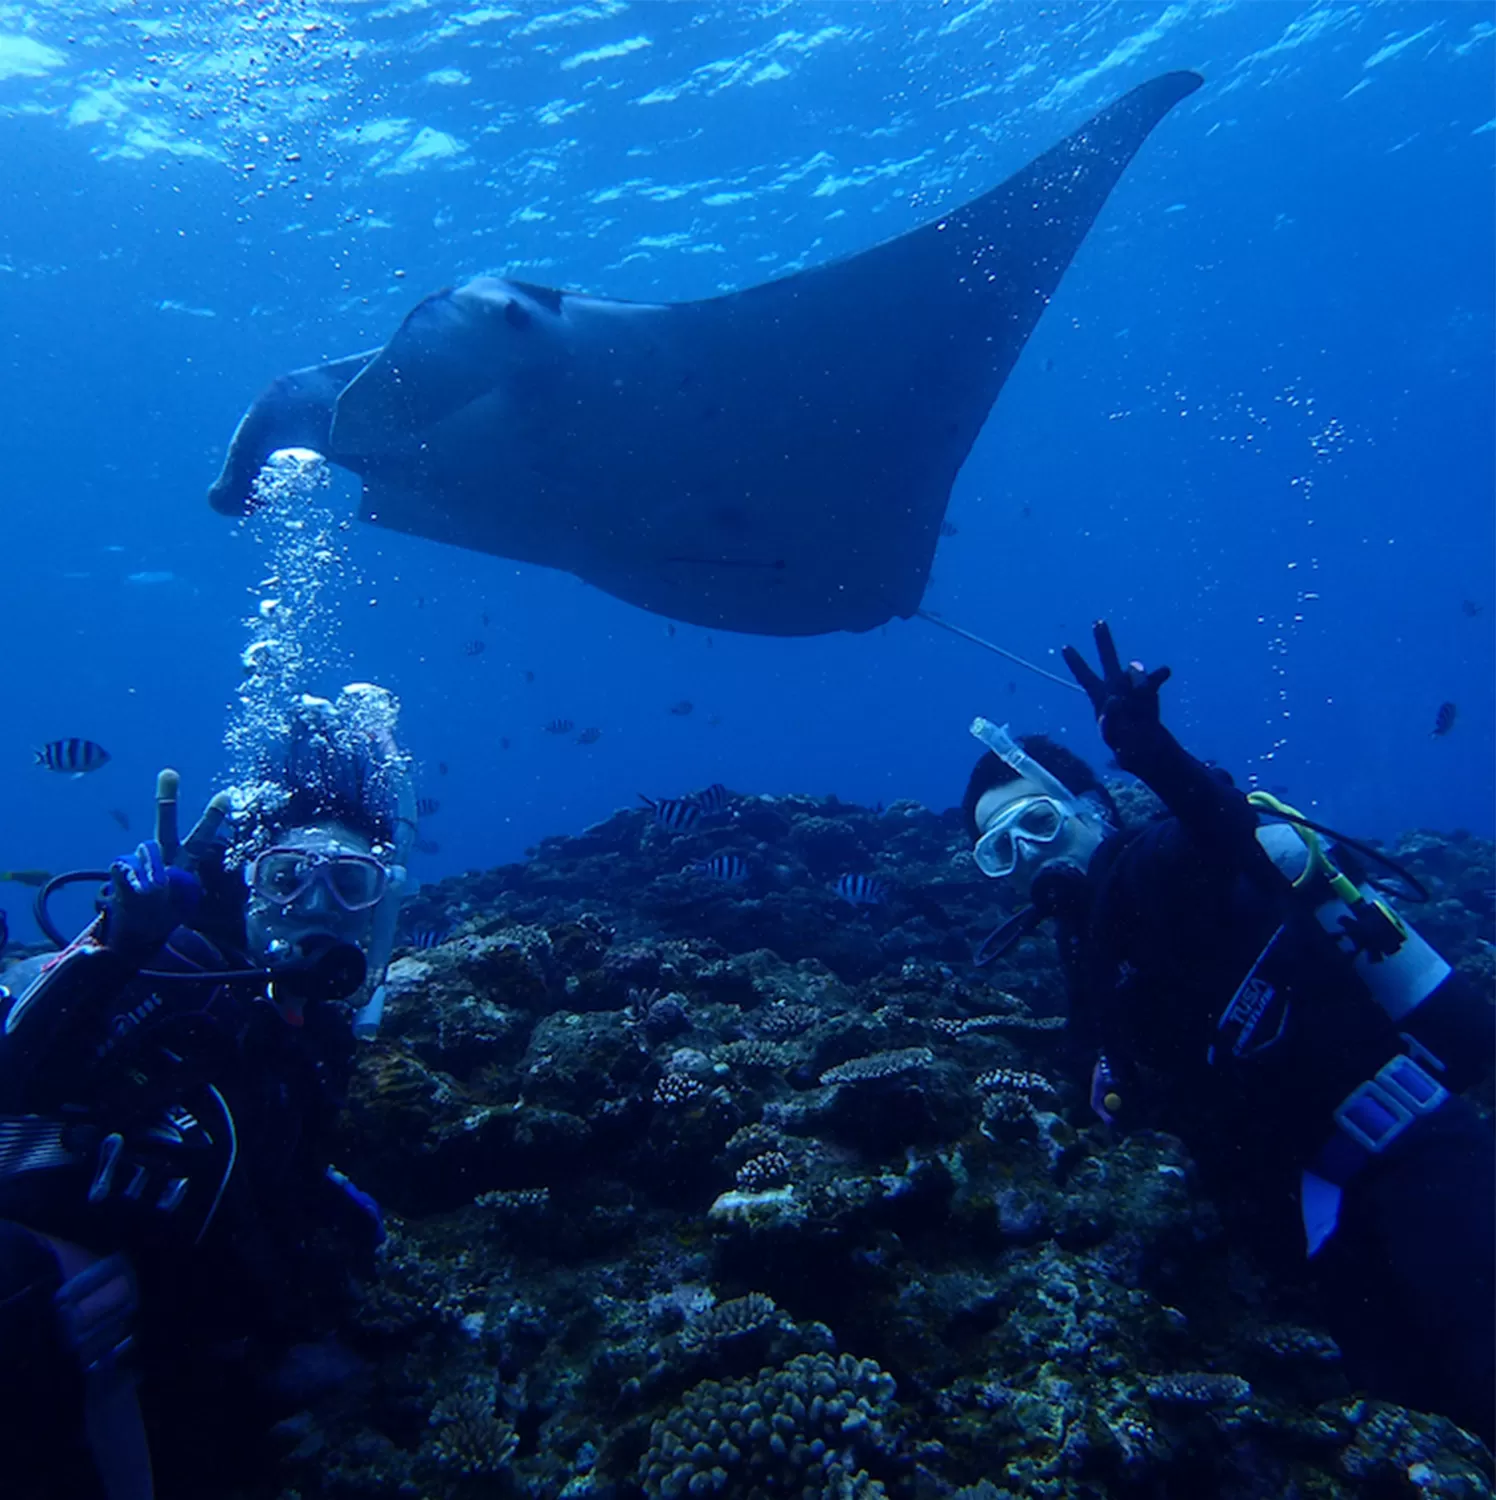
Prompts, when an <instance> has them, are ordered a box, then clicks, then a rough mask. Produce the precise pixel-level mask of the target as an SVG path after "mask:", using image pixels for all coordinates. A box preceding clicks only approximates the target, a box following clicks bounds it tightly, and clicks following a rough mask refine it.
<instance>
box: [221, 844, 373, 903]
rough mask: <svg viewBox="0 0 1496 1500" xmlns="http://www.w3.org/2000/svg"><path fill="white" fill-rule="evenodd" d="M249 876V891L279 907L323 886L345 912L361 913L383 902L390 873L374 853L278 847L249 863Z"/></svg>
mask: <svg viewBox="0 0 1496 1500" xmlns="http://www.w3.org/2000/svg"><path fill="white" fill-rule="evenodd" d="M248 877H249V886H250V889H251V890H252V891H254V893H255V894H256V895H257V896H261V897H263V898H264V899H265V900H266V901H269V902H272V903H273V904H274V905H276V906H290V905H291V904H292V903H293V902H295V901H299V900H301V898H302V897H304V896H305V895H306V894H307V893H308V892H309V891H310V890H311V889H312V888H313V886H316V885H321V886H322V887H323V889H324V890H326V891H327V893H328V894H329V895H330V896H331V897H332V899H333V900H334V901H335V902H337V904H338V905H339V906H341V907H342V908H343V910H344V911H347V912H359V911H368V910H369V908H370V907H373V906H378V905H379V903H380V902H381V901H382V900H383V899H384V893H385V891H386V889H387V888H388V886H389V882H390V871H389V868H388V867H387V866H386V865H385V864H383V863H382V862H381V861H380V860H378V859H376V858H375V857H374V856H373V855H372V854H354V853H335V854H327V853H323V852H322V851H321V850H315V849H292V848H284V847H277V848H274V849H267V850H266V851H265V852H264V853H263V854H261V855H260V856H259V857H258V858H256V859H255V860H253V861H252V862H251V863H250V866H249V870H248Z"/></svg>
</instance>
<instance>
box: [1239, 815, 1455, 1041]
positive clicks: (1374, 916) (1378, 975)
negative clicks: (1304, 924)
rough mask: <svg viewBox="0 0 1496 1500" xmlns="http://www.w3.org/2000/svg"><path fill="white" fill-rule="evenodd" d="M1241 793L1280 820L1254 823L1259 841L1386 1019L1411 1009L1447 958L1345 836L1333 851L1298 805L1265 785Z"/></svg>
mask: <svg viewBox="0 0 1496 1500" xmlns="http://www.w3.org/2000/svg"><path fill="white" fill-rule="evenodd" d="M1247 801H1248V802H1249V803H1250V804H1251V805H1252V806H1253V807H1255V808H1257V809H1258V810H1259V811H1262V812H1266V813H1269V814H1271V815H1272V816H1274V817H1278V818H1281V819H1283V820H1284V821H1283V822H1280V823H1265V824H1263V825H1262V826H1261V827H1260V828H1258V830H1257V842H1258V843H1259V844H1261V845H1262V847H1263V849H1264V850H1265V851H1266V852H1267V854H1268V856H1269V857H1270V858H1271V859H1272V861H1273V863H1274V864H1275V865H1276V866H1277V867H1278V870H1279V871H1280V872H1281V873H1282V875H1283V877H1284V878H1285V879H1286V880H1288V881H1289V882H1290V884H1291V885H1292V886H1293V888H1294V890H1295V891H1296V892H1298V893H1299V894H1300V897H1301V899H1303V901H1304V904H1305V905H1306V906H1308V907H1309V909H1310V910H1311V911H1312V913H1313V916H1314V920H1315V921H1316V922H1317V923H1318V924H1319V926H1320V927H1321V928H1322V929H1323V930H1324V931H1325V932H1326V933H1327V934H1328V935H1329V937H1330V938H1331V940H1332V941H1333V942H1334V944H1335V946H1336V947H1337V948H1338V949H1339V950H1340V951H1341V952H1342V953H1344V954H1345V955H1346V956H1347V957H1348V958H1349V959H1350V960H1351V967H1352V969H1353V970H1354V972H1355V974H1356V977H1357V978H1358V979H1359V980H1360V981H1361V983H1362V984H1363V985H1364V986H1365V987H1366V990H1367V993H1368V994H1369V995H1370V996H1371V998H1372V999H1373V1000H1374V1001H1375V1002H1376V1004H1377V1006H1378V1007H1379V1008H1380V1009H1381V1010H1382V1012H1383V1013H1384V1014H1385V1015H1386V1016H1387V1018H1388V1020H1391V1021H1401V1020H1403V1018H1404V1017H1406V1016H1408V1015H1410V1014H1412V1012H1413V1011H1414V1010H1416V1009H1417V1008H1418V1006H1420V1005H1421V1004H1422V1003H1423V1002H1424V1001H1425V1000H1426V999H1427V998H1428V997H1429V996H1430V995H1431V994H1432V993H1433V992H1434V990H1435V989H1437V988H1438V986H1439V985H1440V984H1442V983H1443V982H1444V980H1445V978H1446V977H1447V976H1448V974H1449V972H1450V968H1449V965H1448V963H1446V962H1445V961H1444V959H1443V958H1441V957H1440V956H1439V954H1438V953H1436V952H1435V951H1434V949H1433V948H1432V947H1430V946H1429V944H1428V943H1427V942H1426V941H1425V940H1424V939H1423V938H1422V937H1421V936H1420V935H1419V934H1418V933H1417V932H1416V931H1415V930H1414V929H1413V928H1412V927H1411V926H1410V925H1409V924H1408V923H1407V922H1405V921H1404V920H1403V919H1402V918H1401V917H1400V916H1399V915H1398V914H1397V913H1396V912H1395V911H1393V910H1392V908H1391V907H1390V906H1388V904H1387V903H1386V901H1384V900H1383V899H1382V896H1381V893H1380V892H1379V891H1378V890H1377V888H1376V887H1375V886H1374V885H1372V884H1371V883H1370V881H1369V880H1367V878H1366V875H1365V872H1364V871H1363V870H1361V869H1359V868H1358V867H1357V866H1355V865H1353V864H1352V862H1351V860H1350V859H1349V857H1348V850H1347V849H1346V847H1345V841H1344V840H1343V839H1342V840H1339V841H1338V842H1337V846H1336V850H1335V858H1334V859H1332V858H1331V857H1330V855H1329V854H1328V853H1327V852H1326V850H1325V846H1324V844H1323V843H1322V842H1321V841H1320V837H1319V834H1318V832H1317V831H1316V829H1315V827H1314V826H1313V825H1311V824H1310V823H1308V822H1307V821H1306V820H1305V819H1304V817H1303V815H1302V814H1301V813H1300V812H1298V811H1297V809H1295V808H1292V807H1290V806H1288V804H1287V803H1284V802H1280V801H1279V800H1278V799H1277V798H1276V797H1273V796H1271V795H1270V794H1269V793H1267V792H1252V793H1251V794H1250V795H1249V796H1248V797H1247Z"/></svg>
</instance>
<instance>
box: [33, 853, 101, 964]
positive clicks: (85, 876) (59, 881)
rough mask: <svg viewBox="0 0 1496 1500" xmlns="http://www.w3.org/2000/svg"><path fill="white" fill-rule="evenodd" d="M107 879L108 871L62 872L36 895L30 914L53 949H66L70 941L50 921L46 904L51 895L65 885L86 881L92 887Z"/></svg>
mask: <svg viewBox="0 0 1496 1500" xmlns="http://www.w3.org/2000/svg"><path fill="white" fill-rule="evenodd" d="M108 879H109V871H108V870H64V871H63V872H62V874H61V875H54V876H53V877H52V878H51V879H50V880H49V881H48V882H47V883H46V885H44V886H43V887H42V888H41V890H39V891H38V892H37V893H36V900H35V901H33V902H32V904H31V910H32V914H33V915H34V916H35V917H36V925H37V926H38V927H40V928H41V930H42V935H43V936H44V937H45V938H46V939H47V941H48V942H49V943H51V944H52V946H53V947H54V948H57V949H62V948H66V947H67V945H68V944H69V943H70V942H72V939H71V938H69V937H66V936H64V935H63V932H62V929H61V928H59V927H58V925H57V924H56V923H55V922H54V921H53V920H52V914H51V913H50V912H49V911H48V910H47V903H48V902H50V901H51V899H52V896H53V893H54V892H56V891H60V890H61V889H62V888H63V886H65V885H77V884H78V883H79V882H80V881H84V880H88V881H91V882H92V883H93V884H94V885H102V884H103V883H104V882H105V881H106V880H108Z"/></svg>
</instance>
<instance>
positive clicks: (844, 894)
mask: <svg viewBox="0 0 1496 1500" xmlns="http://www.w3.org/2000/svg"><path fill="white" fill-rule="evenodd" d="M836 894H837V895H838V896H840V897H841V898H842V900H843V901H846V902H850V904H851V905H853V906H881V905H882V904H883V903H884V902H885V901H887V900H888V886H887V885H886V884H885V883H884V882H883V881H881V880H879V879H878V877H877V876H876V875H843V876H842V877H841V878H840V879H839V880H838V881H837V882H836Z"/></svg>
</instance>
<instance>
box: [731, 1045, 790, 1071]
mask: <svg viewBox="0 0 1496 1500" xmlns="http://www.w3.org/2000/svg"><path fill="white" fill-rule="evenodd" d="M797 1055H798V1054H797V1053H796V1052H795V1049H794V1048H793V1047H787V1046H785V1044H784V1043H783V1042H769V1041H762V1040H759V1039H757V1038H754V1039H750V1040H747V1041H740V1042H728V1044H727V1045H726V1046H725V1047H718V1048H717V1050H716V1051H715V1052H713V1053H712V1061H713V1062H719V1063H724V1064H726V1066H727V1067H729V1068H733V1069H737V1070H741V1071H746V1070H748V1069H750V1068H763V1069H766V1070H768V1071H769V1072H773V1073H779V1072H783V1071H784V1069H785V1068H788V1067H790V1066H791V1065H792V1064H793V1063H794V1062H795V1060H796V1057H797Z"/></svg>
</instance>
